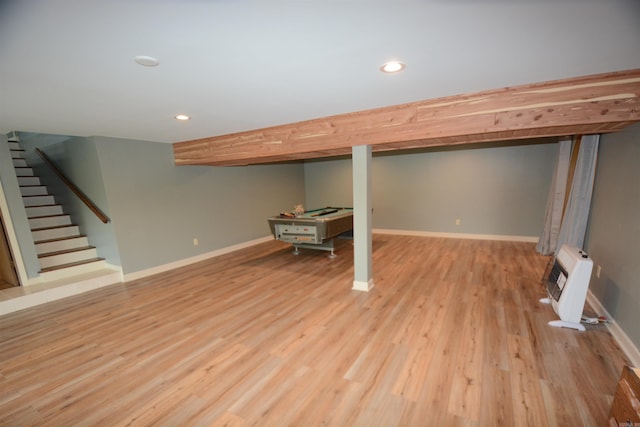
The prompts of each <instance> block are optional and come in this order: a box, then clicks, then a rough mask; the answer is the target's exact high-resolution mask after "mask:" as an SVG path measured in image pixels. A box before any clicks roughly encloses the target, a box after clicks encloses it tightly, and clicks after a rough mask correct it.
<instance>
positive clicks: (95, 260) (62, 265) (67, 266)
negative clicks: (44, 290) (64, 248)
mask: <svg viewBox="0 0 640 427" xmlns="http://www.w3.org/2000/svg"><path fill="white" fill-rule="evenodd" d="M100 261H104V258H90V259H85V260H82V261H76V262H70V263H68V264H60V265H54V266H51V267H45V268H41V269H40V273H46V272H49V271H56V270H62V269H64V268H69V267H76V266H79V265H84V264H91V263H94V262H100Z"/></svg>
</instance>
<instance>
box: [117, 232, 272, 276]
mask: <svg viewBox="0 0 640 427" xmlns="http://www.w3.org/2000/svg"><path fill="white" fill-rule="evenodd" d="M270 240H273V236H271V235H269V236H265V237H260V238H258V239H254V240H249V241H248V242H243V243H238V244H237V245H232V246H227V247H226V248H222V249H217V250H215V251H211V252H207V253H204V254H200V255H196V256H194V257H191V258H185V259H181V260H178V261H174V262H170V263H169V264H164V265H158V266H156V267H152V268H148V269H146V270H140V271H136V272H133V273H129V274H125V275H124V281H125V282H128V281H131V280H137V279H142V278H144V277H147V276H152V275H154V274H158V273H164V272H166V271H169V270H173V269H175V268H180V267H185V266H187V265H190V264H195V263H196V262H200V261H205V260H207V259H209V258H214V257H217V256H220V255H225V254H228V253H231V252H235V251H238V250H240V249H245V248H248V247H250V246H254V245H258V244H260V243H264V242H268V241H270Z"/></svg>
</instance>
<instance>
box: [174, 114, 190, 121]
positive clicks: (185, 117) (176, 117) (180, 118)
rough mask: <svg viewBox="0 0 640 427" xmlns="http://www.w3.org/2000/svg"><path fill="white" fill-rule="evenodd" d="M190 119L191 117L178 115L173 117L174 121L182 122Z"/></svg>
mask: <svg viewBox="0 0 640 427" xmlns="http://www.w3.org/2000/svg"><path fill="white" fill-rule="evenodd" d="M190 118H191V117H189V116H187V115H186V114H178V115H177V116H175V119H176V120H182V121H185V120H189V119H190Z"/></svg>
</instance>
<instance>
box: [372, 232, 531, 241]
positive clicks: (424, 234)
mask: <svg viewBox="0 0 640 427" xmlns="http://www.w3.org/2000/svg"><path fill="white" fill-rule="evenodd" d="M373 232H374V233H376V234H396V235H399V236H421V237H445V238H448V239H477V240H503V241H508V242H530V243H536V242H537V241H538V236H508V235H500V234H468V233H444V232H439V231H419V230H393V229H387V228H374V229H373Z"/></svg>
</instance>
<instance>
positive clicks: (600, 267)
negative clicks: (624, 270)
mask: <svg viewBox="0 0 640 427" xmlns="http://www.w3.org/2000/svg"><path fill="white" fill-rule="evenodd" d="M600 273H602V266H600V265H599V266H598V267H596V277H597V278H598V279H599V278H600Z"/></svg>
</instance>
